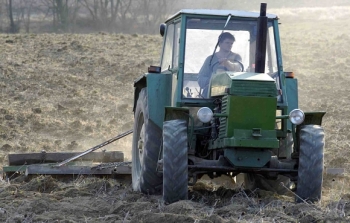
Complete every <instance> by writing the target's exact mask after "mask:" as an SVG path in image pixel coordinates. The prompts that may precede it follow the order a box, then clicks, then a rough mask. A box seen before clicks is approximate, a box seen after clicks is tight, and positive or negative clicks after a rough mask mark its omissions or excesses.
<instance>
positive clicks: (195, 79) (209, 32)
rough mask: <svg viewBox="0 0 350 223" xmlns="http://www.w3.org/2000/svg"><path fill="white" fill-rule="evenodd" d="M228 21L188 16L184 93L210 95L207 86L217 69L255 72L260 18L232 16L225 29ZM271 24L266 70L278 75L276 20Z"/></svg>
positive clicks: (192, 95)
mask: <svg viewBox="0 0 350 223" xmlns="http://www.w3.org/2000/svg"><path fill="white" fill-rule="evenodd" d="M225 23H226V19H198V18H188V20H187V27H186V45H185V63H184V83H183V91H184V92H183V97H185V98H206V96H205V94H206V93H205V89H204V88H205V86H206V85H208V82H209V79H210V76H211V75H212V73H213V72H218V71H217V70H220V71H233V72H240V71H243V72H254V68H255V47H256V30H257V27H256V26H257V22H256V21H255V20H254V21H249V20H235V19H234V18H231V20H230V21H229V23H228V24H227V26H226V28H225V30H224V31H223V28H224V26H225ZM268 27H269V31H268V38H267V40H268V41H267V46H266V48H267V50H266V68H265V72H266V73H268V74H270V75H271V76H272V77H274V76H276V75H275V74H276V72H277V61H276V51H275V43H274V36H273V27H272V24H271V23H269V25H268ZM219 36H220V41H218V40H219ZM217 44H218V45H217ZM215 48H216V49H215ZM214 50H215V51H214ZM205 67H210V69H205ZM208 70H210V71H208ZM214 70H215V71H214Z"/></svg>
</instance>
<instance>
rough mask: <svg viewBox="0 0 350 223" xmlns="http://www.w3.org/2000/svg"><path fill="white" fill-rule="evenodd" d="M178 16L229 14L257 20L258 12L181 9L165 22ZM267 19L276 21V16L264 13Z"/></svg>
mask: <svg viewBox="0 0 350 223" xmlns="http://www.w3.org/2000/svg"><path fill="white" fill-rule="evenodd" d="M180 14H189V15H216V16H228V15H230V14H231V16H232V17H245V18H258V17H259V15H260V13H259V12H249V11H238V10H220V9H182V10H180V11H178V12H177V13H176V14H174V15H172V16H171V17H169V18H168V19H167V20H166V22H168V21H169V20H171V19H173V18H175V17H177V16H179V15H180ZM266 16H267V18H269V19H278V17H277V15H274V14H268V13H266Z"/></svg>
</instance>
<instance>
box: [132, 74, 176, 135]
mask: <svg viewBox="0 0 350 223" xmlns="http://www.w3.org/2000/svg"><path fill="white" fill-rule="evenodd" d="M134 87H135V90H134V108H133V111H134V112H135V108H136V103H137V99H138V97H139V94H140V91H141V89H142V88H145V87H146V88H147V100H148V101H147V103H148V109H149V119H150V120H151V121H152V122H154V123H155V124H156V125H157V126H158V127H159V128H160V129H163V121H164V113H165V112H164V107H165V106H170V104H171V74H164V73H147V74H144V75H143V76H141V77H140V78H139V79H138V80H136V81H135V82H134Z"/></svg>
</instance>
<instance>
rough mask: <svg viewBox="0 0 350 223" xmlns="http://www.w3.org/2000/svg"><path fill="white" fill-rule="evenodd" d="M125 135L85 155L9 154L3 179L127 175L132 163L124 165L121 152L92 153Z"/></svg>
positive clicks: (74, 153)
mask: <svg viewBox="0 0 350 223" xmlns="http://www.w3.org/2000/svg"><path fill="white" fill-rule="evenodd" d="M130 133H132V130H129V131H127V132H124V133H122V134H120V135H118V136H116V137H114V138H112V139H109V140H107V141H105V142H103V143H101V144H99V145H97V146H94V147H92V148H90V149H88V150H86V151H84V152H52V153H48V152H45V151H42V152H40V153H22V154H9V155H8V163H9V165H8V166H4V167H3V175H4V178H5V179H8V180H10V179H11V178H13V177H14V176H16V175H19V174H25V175H26V176H29V175H38V174H39V175H100V176H101V175H103V176H112V175H113V176H115V175H130V174H131V162H125V160H124V153H123V152H121V151H103V152H95V150H97V149H99V148H102V147H103V146H106V145H108V144H110V143H112V142H114V141H116V140H118V139H120V138H123V137H124V136H127V135H129V134H130Z"/></svg>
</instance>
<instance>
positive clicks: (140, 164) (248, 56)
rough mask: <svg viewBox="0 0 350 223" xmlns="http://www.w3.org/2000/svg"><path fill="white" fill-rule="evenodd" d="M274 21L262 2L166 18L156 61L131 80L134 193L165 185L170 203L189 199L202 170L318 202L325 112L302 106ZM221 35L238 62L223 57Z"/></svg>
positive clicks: (157, 189)
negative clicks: (251, 8)
mask: <svg viewBox="0 0 350 223" xmlns="http://www.w3.org/2000/svg"><path fill="white" fill-rule="evenodd" d="M278 25H279V23H278V17H277V16H276V15H273V14H267V13H266V4H264V3H262V4H261V8H260V13H256V12H244V11H233V10H199V9H188V10H181V11H179V12H178V13H176V14H175V15H173V16H171V17H170V18H169V19H168V20H166V21H165V23H164V24H161V25H160V34H161V35H162V36H163V50H162V56H161V61H160V66H150V67H149V69H148V73H146V74H144V75H142V76H141V77H140V78H139V79H137V80H136V81H135V83H134V87H135V91H134V99H135V101H134V118H135V122H134V129H133V144H132V186H133V189H134V190H135V191H141V192H142V193H145V194H157V193H161V192H162V193H163V199H164V201H165V202H166V203H173V202H176V201H178V200H185V199H188V186H189V185H190V186H191V185H194V184H195V183H196V182H197V180H198V179H200V178H201V177H202V176H203V175H204V174H207V175H208V176H210V177H211V178H215V177H219V176H221V175H228V176H230V177H235V176H237V175H238V174H242V175H243V176H244V187H245V188H246V189H247V190H253V189H255V188H261V189H265V190H272V191H276V192H279V193H283V190H287V191H289V190H291V191H295V194H296V196H295V197H296V201H298V202H300V201H303V202H304V201H310V202H316V201H319V200H320V199H321V190H322V180H323V177H322V175H323V148H324V131H323V128H322V127H321V122H322V118H323V116H324V114H325V112H305V113H304V112H303V111H302V110H300V109H298V90H297V88H298V87H297V79H295V78H294V74H293V73H292V72H286V71H284V70H283V63H282V51H281V46H280V36H279V30H278ZM223 35H226V36H229V38H226V40H229V41H228V42H227V44H228V46H227V48H228V49H229V50H232V51H233V52H234V53H233V52H231V53H232V55H234V57H235V58H234V59H230V56H228V55H229V53H228V54H227V55H226V57H221V58H220V56H225V55H224V52H220V50H222V49H224V48H225V46H224V45H223V44H224V42H223V39H222V37H223ZM232 36H233V37H234V38H233V39H232ZM231 47H232V48H231ZM219 48H220V50H219ZM226 52H227V51H226ZM237 55H239V56H237ZM224 60H225V61H224ZM225 64H226V65H227V66H226V65H225ZM215 66H216V67H220V66H221V68H222V69H217V70H216V71H215V72H214V70H213V69H214V67H215ZM228 67H231V68H232V69H229V68H228ZM205 69H209V70H210V72H209V73H210V75H209V76H206V77H207V83H206V85H205V84H204V85H203V83H201V77H202V76H203V72H204V71H205ZM206 71H208V70H206ZM207 73H208V72H207Z"/></svg>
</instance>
